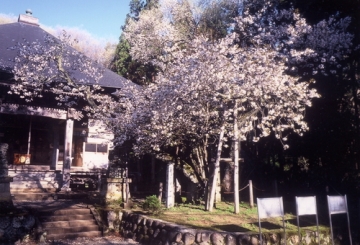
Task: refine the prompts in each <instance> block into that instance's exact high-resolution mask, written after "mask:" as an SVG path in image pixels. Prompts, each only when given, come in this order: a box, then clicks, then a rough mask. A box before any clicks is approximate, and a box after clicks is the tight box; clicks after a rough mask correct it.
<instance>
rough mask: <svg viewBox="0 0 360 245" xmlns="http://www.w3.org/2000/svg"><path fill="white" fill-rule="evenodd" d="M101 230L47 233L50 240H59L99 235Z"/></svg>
mask: <svg viewBox="0 0 360 245" xmlns="http://www.w3.org/2000/svg"><path fill="white" fill-rule="evenodd" d="M101 235H102V234H101V231H87V232H78V233H65V234H51V235H47V237H46V238H47V239H48V240H58V239H75V238H78V237H99V236H101Z"/></svg>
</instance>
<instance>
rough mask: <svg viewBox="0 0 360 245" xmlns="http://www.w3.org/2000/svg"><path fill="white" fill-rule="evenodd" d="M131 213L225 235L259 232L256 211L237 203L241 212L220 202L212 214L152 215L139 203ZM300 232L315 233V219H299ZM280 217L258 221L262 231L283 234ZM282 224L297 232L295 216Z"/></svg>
mask: <svg viewBox="0 0 360 245" xmlns="http://www.w3.org/2000/svg"><path fill="white" fill-rule="evenodd" d="M136 206H137V208H136V209H134V211H138V212H141V213H143V214H144V215H146V216H148V217H152V218H155V219H161V220H164V221H168V222H172V223H176V224H179V225H185V226H188V227H192V228H197V229H206V230H216V231H227V232H255V233H258V232H259V222H258V214H257V208H256V207H254V208H250V206H249V204H248V203H245V202H241V203H240V213H239V214H234V204H233V203H230V202H220V203H217V204H216V208H214V210H213V212H208V211H205V210H204V205H193V204H185V203H182V204H176V206H175V207H173V208H170V209H165V208H164V207H163V211H162V212H160V213H159V214H156V215H155V214H151V213H149V212H146V211H144V210H142V209H141V202H140V203H138V204H137V205H136ZM300 222H301V229H306V230H312V231H316V220H315V216H314V217H304V216H302V217H301V219H300ZM282 224H283V223H282V218H281V217H279V218H269V219H262V220H261V227H262V231H263V232H269V231H271V232H277V231H283V229H282ZM285 225H286V230H287V231H289V232H290V231H292V232H296V233H297V222H296V216H295V215H293V214H286V215H285ZM320 229H321V230H323V229H326V230H328V229H329V228H328V227H324V226H320Z"/></svg>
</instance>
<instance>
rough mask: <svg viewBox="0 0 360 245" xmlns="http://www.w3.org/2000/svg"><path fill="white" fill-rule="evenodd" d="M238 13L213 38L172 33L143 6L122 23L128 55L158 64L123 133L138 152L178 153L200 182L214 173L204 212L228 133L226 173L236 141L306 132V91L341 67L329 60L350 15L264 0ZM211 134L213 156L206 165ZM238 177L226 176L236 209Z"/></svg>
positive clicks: (343, 42) (346, 43)
mask: <svg viewBox="0 0 360 245" xmlns="http://www.w3.org/2000/svg"><path fill="white" fill-rule="evenodd" d="M173 9H175V8H173ZM238 11H239V16H238V17H237V18H236V20H235V24H233V25H231V26H229V29H228V31H229V33H230V34H229V35H227V36H226V37H224V38H221V39H219V40H208V39H206V38H204V37H202V36H199V35H196V32H194V36H193V37H194V38H193V39H187V40H184V38H180V37H183V36H181V35H180V34H181V33H179V32H178V31H177V29H176V26H175V25H174V24H173V23H172V22H171V21H169V20H172V18H165V13H166V12H165V11H161V8H159V9H157V10H156V12H150V11H149V12H142V13H141V14H140V16H139V21H138V22H137V23H133V25H130V26H129V28H128V29H127V30H126V31H127V32H126V37H127V40H128V41H129V43H130V45H131V54H132V55H133V57H136V58H137V59H139V60H142V61H147V62H152V63H153V64H155V65H157V66H158V67H160V68H161V73H160V74H159V75H158V77H157V79H156V84H153V85H151V86H149V87H148V88H147V89H146V92H145V93H146V96H144V100H142V102H141V103H142V104H141V105H140V104H139V106H138V107H137V108H136V110H135V112H133V113H130V114H129V115H131V116H130V117H129V122H131V125H132V127H131V130H128V131H127V132H131V134H133V136H134V138H136V139H137V141H136V143H137V144H136V145H135V148H136V150H137V151H138V152H139V153H144V152H149V151H158V152H160V153H163V154H164V153H167V154H171V155H173V156H174V159H179V158H181V157H183V158H182V160H184V162H186V164H188V165H189V166H190V168H192V170H193V171H192V173H194V175H195V176H196V177H197V178H198V179H200V180H201V181H200V182H203V183H205V184H206V183H207V181H208V180H209V179H210V178H211V176H213V178H212V180H213V182H212V188H211V195H210V198H209V203H208V206H207V209H209V210H211V209H212V206H213V205H212V204H213V199H214V190H215V188H214V187H215V183H216V176H217V175H216V172H217V171H219V162H220V157H221V152H222V149H223V147H224V146H226V145H228V144H229V141H230V139H231V141H233V145H234V147H233V148H234V164H235V174H236V173H238V162H239V161H238V158H239V155H238V152H239V149H238V145H239V142H240V141H242V140H252V141H254V142H257V141H258V140H259V139H260V138H261V137H266V136H268V135H270V134H271V133H274V134H275V136H276V138H277V139H279V140H280V141H281V142H282V143H283V146H284V149H287V148H288V147H289V146H288V145H287V144H286V141H287V136H288V134H289V133H290V132H295V133H297V134H299V135H302V134H303V133H304V132H305V131H307V130H308V127H307V124H306V122H305V121H304V113H305V109H306V107H307V106H311V101H312V100H313V99H314V98H317V97H319V95H318V94H317V92H316V91H315V90H314V89H311V83H313V82H315V80H314V77H313V76H314V75H316V74H317V73H318V72H320V73H321V74H323V75H327V74H328V72H329V71H330V73H336V69H342V67H341V66H339V63H338V61H339V60H341V59H343V58H344V57H346V56H347V55H348V53H349V52H350V47H351V38H352V35H350V34H349V33H347V32H346V28H347V26H348V25H349V22H350V19H349V18H344V19H337V18H335V17H331V18H330V19H328V20H323V21H321V22H319V23H318V24H315V25H313V26H312V25H310V24H308V23H307V22H306V20H305V19H303V18H301V16H300V15H299V14H297V13H296V11H295V10H294V9H292V8H290V9H281V7H280V6H279V4H278V3H277V2H276V1H265V0H264V1H262V0H259V1H243V2H242V5H241V6H239V9H238ZM164 20H167V21H164ZM231 32H233V34H231ZM235 33H237V34H235ZM131 117H133V118H131ZM134 118H135V120H133V119H134ZM134 125H136V126H134ZM131 134H129V135H131ZM213 142H216V143H215V144H217V147H218V148H217V155H216V156H213V158H214V160H213V162H212V163H209V159H211V157H210V154H209V152H208V149H209V145H211V144H212V143H213ZM200 148H201V149H202V152H201V154H199V153H200V151H199V149H200ZM183 153H187V154H188V156H187V157H184V154H183ZM182 154H183V155H182ZM189 159H190V160H189ZM180 161H181V160H180ZM211 164H213V166H212V165H211ZM183 166H185V165H184V164H183ZM199 169H201V170H202V172H201V171H200V172H199V171H198V170H199ZM238 179H239V177H238V176H237V175H235V176H234V180H235V181H236V182H235V185H234V186H235V190H234V200H235V213H238V212H239V210H238V208H239V205H238V200H239V198H238V194H239V193H238V182H237V181H238Z"/></svg>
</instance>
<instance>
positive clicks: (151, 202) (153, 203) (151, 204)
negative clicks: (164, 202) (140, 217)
mask: <svg viewBox="0 0 360 245" xmlns="http://www.w3.org/2000/svg"><path fill="white" fill-rule="evenodd" d="M143 209H144V210H146V211H149V212H150V213H152V214H159V213H161V212H162V208H161V203H160V201H159V199H158V198H157V196H155V195H152V196H147V197H146V198H145V202H144V204H143Z"/></svg>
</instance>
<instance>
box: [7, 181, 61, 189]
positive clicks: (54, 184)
mask: <svg viewBox="0 0 360 245" xmlns="http://www.w3.org/2000/svg"><path fill="white" fill-rule="evenodd" d="M58 187H59V181H57V180H40V181H39V180H29V181H25V180H24V181H23V180H21V181H14V182H11V183H10V188H11V189H12V188H41V189H46V188H58Z"/></svg>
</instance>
